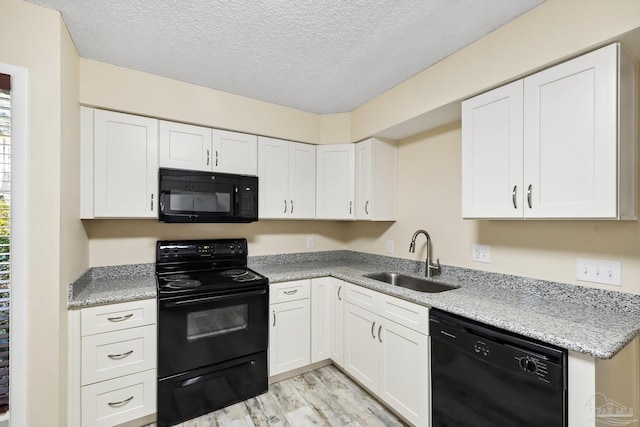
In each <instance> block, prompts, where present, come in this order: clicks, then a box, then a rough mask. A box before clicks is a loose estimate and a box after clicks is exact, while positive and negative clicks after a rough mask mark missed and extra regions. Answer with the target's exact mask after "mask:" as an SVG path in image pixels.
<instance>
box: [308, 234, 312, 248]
mask: <svg viewBox="0 0 640 427" xmlns="http://www.w3.org/2000/svg"><path fill="white" fill-rule="evenodd" d="M312 247H313V236H309V237H307V248H312Z"/></svg>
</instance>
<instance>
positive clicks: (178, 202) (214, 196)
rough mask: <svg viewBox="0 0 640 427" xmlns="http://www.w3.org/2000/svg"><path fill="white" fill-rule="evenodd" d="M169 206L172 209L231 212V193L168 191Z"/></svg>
mask: <svg viewBox="0 0 640 427" xmlns="http://www.w3.org/2000/svg"><path fill="white" fill-rule="evenodd" d="M169 206H171V210H173V211H184V212H212V213H228V212H231V193H222V192H218V193H210V194H205V193H191V192H177V191H172V192H171V193H169Z"/></svg>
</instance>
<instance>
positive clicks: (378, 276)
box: [364, 272, 457, 293]
mask: <svg viewBox="0 0 640 427" xmlns="http://www.w3.org/2000/svg"><path fill="white" fill-rule="evenodd" d="M364 277H368V278H369V279H373V280H379V281H381V282H385V283H389V284H391V285H394V286H400V287H402V288H407V289H413V290H414V291H419V292H429V293H438V292H444V291H449V290H451V289H457V288H456V287H455V286H450V285H444V284H442V283H438V282H434V281H433V280H429V279H420V278H417V277H413V276H406V275H404V274H400V273H387V272H384V273H372V274H365V275H364Z"/></svg>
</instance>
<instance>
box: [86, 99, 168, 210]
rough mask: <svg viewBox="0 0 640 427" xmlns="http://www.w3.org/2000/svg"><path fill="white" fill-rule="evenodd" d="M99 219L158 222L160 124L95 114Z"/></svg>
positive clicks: (113, 115) (97, 112)
mask: <svg viewBox="0 0 640 427" xmlns="http://www.w3.org/2000/svg"><path fill="white" fill-rule="evenodd" d="M94 126H95V127H94V156H95V157H94V168H95V169H94V173H95V179H94V185H95V187H94V215H95V217H112V218H117V217H124V218H155V217H157V213H156V205H157V200H156V199H157V197H156V193H157V191H158V121H157V120H155V119H149V118H147V117H139V116H132V115H129V114H122V113H114V112H111V111H103V110H95V115H94Z"/></svg>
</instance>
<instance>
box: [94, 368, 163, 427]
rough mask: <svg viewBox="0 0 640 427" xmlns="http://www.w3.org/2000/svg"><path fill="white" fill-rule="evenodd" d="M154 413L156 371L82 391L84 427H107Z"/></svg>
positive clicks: (110, 381) (100, 384) (115, 380)
mask: <svg viewBox="0 0 640 427" xmlns="http://www.w3.org/2000/svg"><path fill="white" fill-rule="evenodd" d="M155 412H156V370H155V369H149V370H148V371H144V372H139V373H137V374H133V375H127V376H125V377H120V378H116V379H113V380H109V381H103V382H99V383H96V384H92V385H88V386H84V387H82V425H83V427H89V426H101V427H102V426H104V427H110V426H114V425H116V424H121V423H124V422H127V421H131V420H135V419H136V418H140V417H144V416H147V415H151V414H153V413H155Z"/></svg>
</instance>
